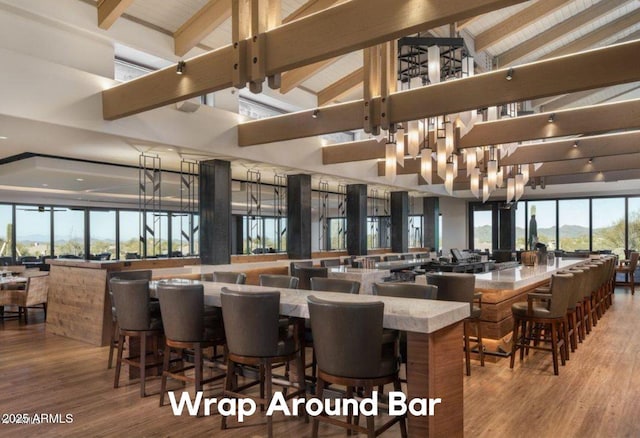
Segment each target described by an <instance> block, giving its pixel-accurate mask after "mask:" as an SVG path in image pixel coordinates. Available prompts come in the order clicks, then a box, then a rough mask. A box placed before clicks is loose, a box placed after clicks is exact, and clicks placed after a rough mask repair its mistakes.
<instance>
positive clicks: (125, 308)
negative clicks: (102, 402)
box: [110, 278, 162, 397]
mask: <svg viewBox="0 0 640 438" xmlns="http://www.w3.org/2000/svg"><path fill="white" fill-rule="evenodd" d="M110 284H111V290H112V291H113V302H114V304H115V308H116V313H117V315H118V325H119V328H118V356H117V359H116V373H115V378H114V382H113V387H114V388H117V387H118V385H119V380H120V370H121V368H122V363H126V364H128V365H129V367H135V368H138V369H139V370H140V397H145V396H146V394H145V384H146V373H147V371H146V370H147V368H152V367H157V366H158V365H160V364H161V362H160V360H159V356H158V339H159V337H160V336H161V335H162V319H161V316H160V306H159V304H158V302H151V300H150V298H149V282H148V281H147V280H121V279H118V278H112V279H111V281H110ZM127 336H128V337H129V339H131V338H140V351H139V353H138V355H137V356H132V355H131V354H132V353H131V351H130V352H129V356H127V357H122V356H123V350H124V339H125V337H127ZM148 337H151V339H152V355H153V361H151V362H148V361H147V338H148Z"/></svg>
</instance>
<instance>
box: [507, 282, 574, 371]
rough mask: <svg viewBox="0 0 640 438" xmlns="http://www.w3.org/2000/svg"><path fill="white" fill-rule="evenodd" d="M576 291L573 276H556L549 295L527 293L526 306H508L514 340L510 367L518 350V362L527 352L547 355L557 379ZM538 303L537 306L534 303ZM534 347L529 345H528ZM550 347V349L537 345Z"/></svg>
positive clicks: (518, 304) (563, 360)
mask: <svg viewBox="0 0 640 438" xmlns="http://www.w3.org/2000/svg"><path fill="white" fill-rule="evenodd" d="M574 287H576V278H575V277H574V276H573V275H572V274H556V275H553V276H552V279H551V294H550V295H549V294H540V293H535V292H534V293H529V294H527V302H520V303H515V304H513V305H512V306H511V312H512V314H513V337H512V348H511V364H510V367H511V368H513V365H514V363H515V354H516V352H517V351H518V350H520V360H523V359H524V353H525V351H529V349H530V348H531V349H536V350H544V351H550V352H551V357H552V362H553V373H554V374H555V375H556V376H557V375H558V355H560V360H561V362H562V365H564V364H565V360H566V357H567V351H568V349H567V344H568V340H567V335H566V334H567V328H566V327H567V306H568V304H569V300H570V299H571V297H572V290H571V289H572V288H574ZM536 302H537V303H536ZM540 325H542V326H543V327H544V332H545V337H547V334H548V335H550V336H549V338H550V339H543V338H541V337H540V333H541V331H540V330H539V326H540ZM532 341H534V342H535V343H534V344H533V345H532V344H531V342H532ZM540 342H544V343H549V342H550V343H551V348H548V347H544V346H541V345H539V343H540Z"/></svg>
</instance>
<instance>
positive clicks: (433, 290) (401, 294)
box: [373, 282, 438, 300]
mask: <svg viewBox="0 0 640 438" xmlns="http://www.w3.org/2000/svg"><path fill="white" fill-rule="evenodd" d="M373 294H374V295H380V296H385V297H398V298H417V299H421V300H437V299H438V286H435V285H433V284H415V283H392V282H389V283H373Z"/></svg>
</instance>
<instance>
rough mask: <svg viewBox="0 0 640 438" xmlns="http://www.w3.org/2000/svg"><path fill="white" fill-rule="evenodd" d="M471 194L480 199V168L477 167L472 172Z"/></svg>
mask: <svg viewBox="0 0 640 438" xmlns="http://www.w3.org/2000/svg"><path fill="white" fill-rule="evenodd" d="M471 193H472V194H473V196H475V197H476V198H480V168H479V167H475V168H474V169H473V170H472V171H471Z"/></svg>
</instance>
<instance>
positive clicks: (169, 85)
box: [102, 0, 525, 120]
mask: <svg viewBox="0 0 640 438" xmlns="http://www.w3.org/2000/svg"><path fill="white" fill-rule="evenodd" d="M523 1H525V0H475V1H473V2H468V1H466V0H448V1H446V2H425V1H424V0H405V1H404V2H403V3H402V7H398V4H397V2H396V1H395V0H351V1H348V2H346V3H342V4H339V5H336V6H334V7H331V8H328V9H326V10H324V11H322V12H319V13H316V14H312V15H310V16H307V17H304V18H301V19H298V20H294V21H292V22H290V23H288V24H285V25H282V26H280V27H278V28H276V29H272V30H270V31H267V32H266V33H265V34H264V37H265V38H264V39H265V40H266V41H265V44H264V46H265V47H264V53H265V54H266V55H265V57H266V59H264V60H263V62H264V70H265V76H267V77H268V76H274V75H276V74H278V73H282V72H285V71H288V70H292V69H294V68H298V67H303V66H305V65H308V64H313V63H315V62H319V61H322V60H326V59H329V58H332V57H335V56H339V55H344V54H347V53H350V52H353V51H355V50H359V49H363V48H365V47H370V46H372V45H375V44H378V43H382V42H385V41H389V40H392V39H394V38H399V37H402V36H404V35H407V34H411V33H415V32H418V31H424V29H429V28H434V27H438V26H442V25H445V24H448V23H452V22H455V21H457V20H461V19H463V18H467V17H472V16H475V15H478V14H483V13H485V12H490V11H493V10H496V9H500V8H503V7H506V6H511V5H514V4H518V3H522V2H523ZM356 23H362V24H363V25H360V26H357V25H354V24H356ZM335 29H340V30H341V31H340V32H336V31H335ZM232 52H233V48H232V46H231V45H229V46H226V47H223V48H220V49H218V50H214V51H211V52H208V53H206V54H204V55H200V56H198V57H195V58H192V59H190V60H188V61H187V74H185V75H176V74H175V66H173V67H168V68H166V69H163V70H159V71H157V72H154V73H150V74H148V75H145V76H143V77H141V78H139V79H136V80H133V81H129V82H126V83H123V84H120V85H117V86H115V87H112V88H110V89H108V90H105V91H103V93H102V101H103V117H104V118H105V119H106V120H115V119H119V118H122V117H126V116H128V115H132V114H136V113H140V112H143V111H148V110H150V109H153V108H158V107H160V106H164V105H168V104H170V103H175V102H178V101H180V100H185V99H189V98H191V97H195V96H200V95H202V94H206V93H210V92H213V91H218V90H222V89H225V88H229V87H231V85H232V77H233V63H232V59H233V56H232ZM248 65H249V66H251V63H248ZM245 68H247V67H245Z"/></svg>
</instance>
